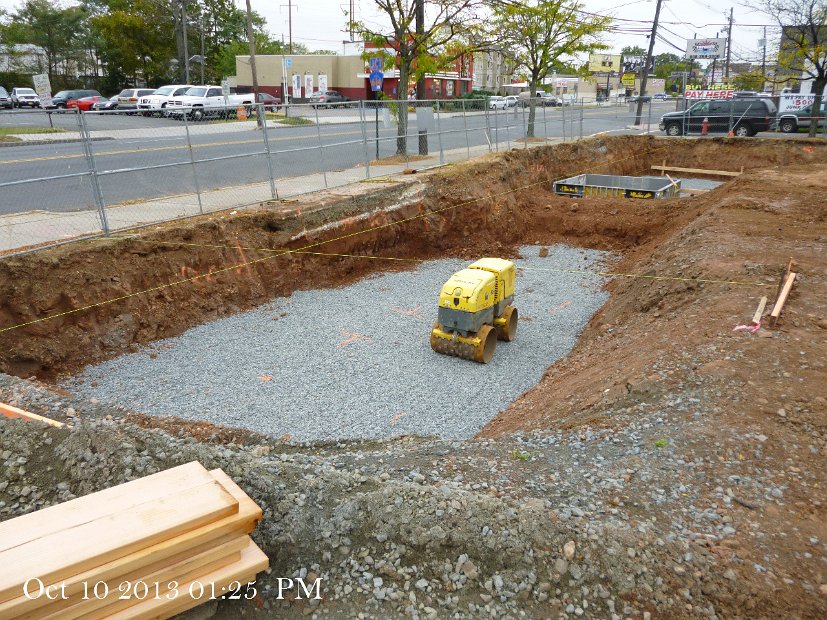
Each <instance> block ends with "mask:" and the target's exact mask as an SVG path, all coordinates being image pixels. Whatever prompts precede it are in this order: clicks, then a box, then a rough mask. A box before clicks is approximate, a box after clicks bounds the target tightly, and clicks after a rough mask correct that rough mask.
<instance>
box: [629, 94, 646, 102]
mask: <svg viewBox="0 0 827 620" xmlns="http://www.w3.org/2000/svg"><path fill="white" fill-rule="evenodd" d="M626 101H628V102H629V103H637V102H638V101H642V102H643V103H649V102H650V101H652V95H634V96H632V97H629V98H628V99H626Z"/></svg>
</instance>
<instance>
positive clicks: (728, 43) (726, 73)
mask: <svg viewBox="0 0 827 620" xmlns="http://www.w3.org/2000/svg"><path fill="white" fill-rule="evenodd" d="M732 11H733V9H732V7H730V8H729V28H727V35H726V69H725V70H724V79H725V80H726V82H725V84H729V59H730V52H731V51H732Z"/></svg>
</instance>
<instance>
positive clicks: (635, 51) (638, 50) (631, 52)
mask: <svg viewBox="0 0 827 620" xmlns="http://www.w3.org/2000/svg"><path fill="white" fill-rule="evenodd" d="M620 53H621V55H622V56H624V57H626V56H646V50H645V49H643V48H642V47H640V46H639V45H627V46H626V47H624V48H623V49H622V50H620Z"/></svg>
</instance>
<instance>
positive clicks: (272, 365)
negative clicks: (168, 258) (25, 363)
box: [63, 245, 608, 441]
mask: <svg viewBox="0 0 827 620" xmlns="http://www.w3.org/2000/svg"><path fill="white" fill-rule="evenodd" d="M520 254H521V256H522V258H519V259H516V260H515V262H516V265H517V268H518V276H517V292H516V298H515V305H516V306H517V308H518V310H519V312H520V317H521V321H520V323H519V329H518V335H517V339H516V340H515V341H514V342H500V343H498V346H497V351H496V354H495V355H494V359H493V360H492V361H491V362H490V363H489V364H487V365H482V364H476V363H474V362H470V361H466V360H462V359H459V358H455V357H448V356H445V355H440V354H438V353H435V352H434V351H432V350H431V348H430V346H429V332H430V328H431V325H432V324H433V321H434V318H435V316H436V300H437V298H438V291H439V288H440V286H441V284H442V282H444V281H445V280H447V279H448V277H450V275H451V274H452V273H453V272H455V271H457V270H459V269H461V268H463V267H464V266H466V265H467V264H468V263H467V261H463V260H457V259H443V260H435V261H428V262H425V263H421V264H420V265H418V266H417V267H416V268H415V269H413V270H411V271H402V272H392V273H382V274H376V275H372V276H368V277H367V278H363V279H361V280H360V281H358V282H356V283H354V284H351V285H349V286H346V287H343V288H336V289H328V290H307V291H297V292H296V293H294V294H293V295H292V296H291V297H288V298H279V299H276V300H274V301H273V302H271V303H268V304H265V305H262V306H259V307H258V308H255V309H253V310H250V311H247V312H243V313H240V314H237V315H234V316H231V317H227V318H223V319H219V320H217V321H212V322H210V323H207V324H204V325H200V326H198V327H195V328H192V329H190V330H188V331H187V332H185V333H184V334H182V335H181V336H178V337H176V338H170V339H166V340H161V341H158V342H155V343H153V344H152V345H150V346H148V347H146V348H144V349H143V350H142V351H140V352H137V353H132V354H128V355H125V356H122V357H119V358H116V359H113V360H110V361H107V362H104V363H103V364H99V365H96V366H90V367H88V368H87V369H85V370H84V372H83V373H81V374H80V375H78V376H76V377H74V378H73V379H71V380H69V381H67V382H65V383H64V384H63V387H64V388H66V389H68V390H70V391H71V392H73V393H76V394H79V395H83V396H86V397H90V398H92V397H94V398H97V399H98V400H100V401H101V402H103V403H105V404H120V405H124V406H127V407H129V408H130V409H133V410H135V411H141V412H143V413H147V414H151V415H162V416H163V415H174V416H177V417H180V418H184V419H187V420H193V421H208V422H211V423H213V424H218V425H226V426H239V427H243V428H246V429H248V430H251V431H255V432H258V433H261V434H267V435H271V436H275V437H280V436H284V435H289V436H290V437H291V438H293V439H296V440H303V441H310V440H329V439H377V438H382V437H388V436H394V435H410V434H417V435H437V436H439V437H442V438H449V439H467V438H470V437H472V436H473V435H474V434H476V433H477V432H478V431H479V430H480V429H481V428H482V427H483V426H484V425H485V424H486V423H487V422H488V421H489V420H490V419H491V418H493V417H494V416H495V415H496V414H497V413H498V412H499V411H500V410H502V409H504V408H505V407H506V406H507V405H508V404H509V403H510V402H511V401H513V400H514V399H515V398H517V397H518V396H519V395H520V394H521V393H523V392H525V391H527V390H529V389H530V388H532V387H533V386H534V385H535V384H536V383H537V382H538V381H539V379H540V378H541V377H542V375H543V373H544V372H545V370H546V368H548V366H549V365H551V364H552V363H554V362H555V361H556V360H557V359H559V358H560V357H562V356H564V355H566V354H567V353H568V352H569V351H570V350H571V348H572V346H574V343H575V342H576V340H577V337H578V335H579V333H580V332H581V331H582V329H583V328H584V327H585V325H586V324H587V323H588V321H589V319H590V318H591V316H592V315H593V313H594V312H595V311H596V310H597V309H598V308H599V307H600V305H601V304H602V303H603V302H604V301H605V300H606V299H607V297H608V295H607V294H606V293H605V292H604V291H603V290H602V283H603V278H601V277H599V276H595V275H593V274H592V273H591V272H594V271H599V270H600V269H601V265H602V261H603V260H605V258H606V254H605V253H603V252H598V251H592V250H583V249H575V248H570V247H567V246H563V245H557V246H553V247H551V248H546V250H545V251H544V252H542V257H541V256H540V254H541V252H540V248H538V247H523V248H521V249H520Z"/></svg>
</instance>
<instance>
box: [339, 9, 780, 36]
mask: <svg viewBox="0 0 827 620" xmlns="http://www.w3.org/2000/svg"><path fill="white" fill-rule="evenodd" d="M355 10H356V0H350V40H351V42H352V41H353V37H354V33H353V23H354V21H356V17H355V15H354V14H353V12H354V11H355ZM765 30H766V28H765Z"/></svg>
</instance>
